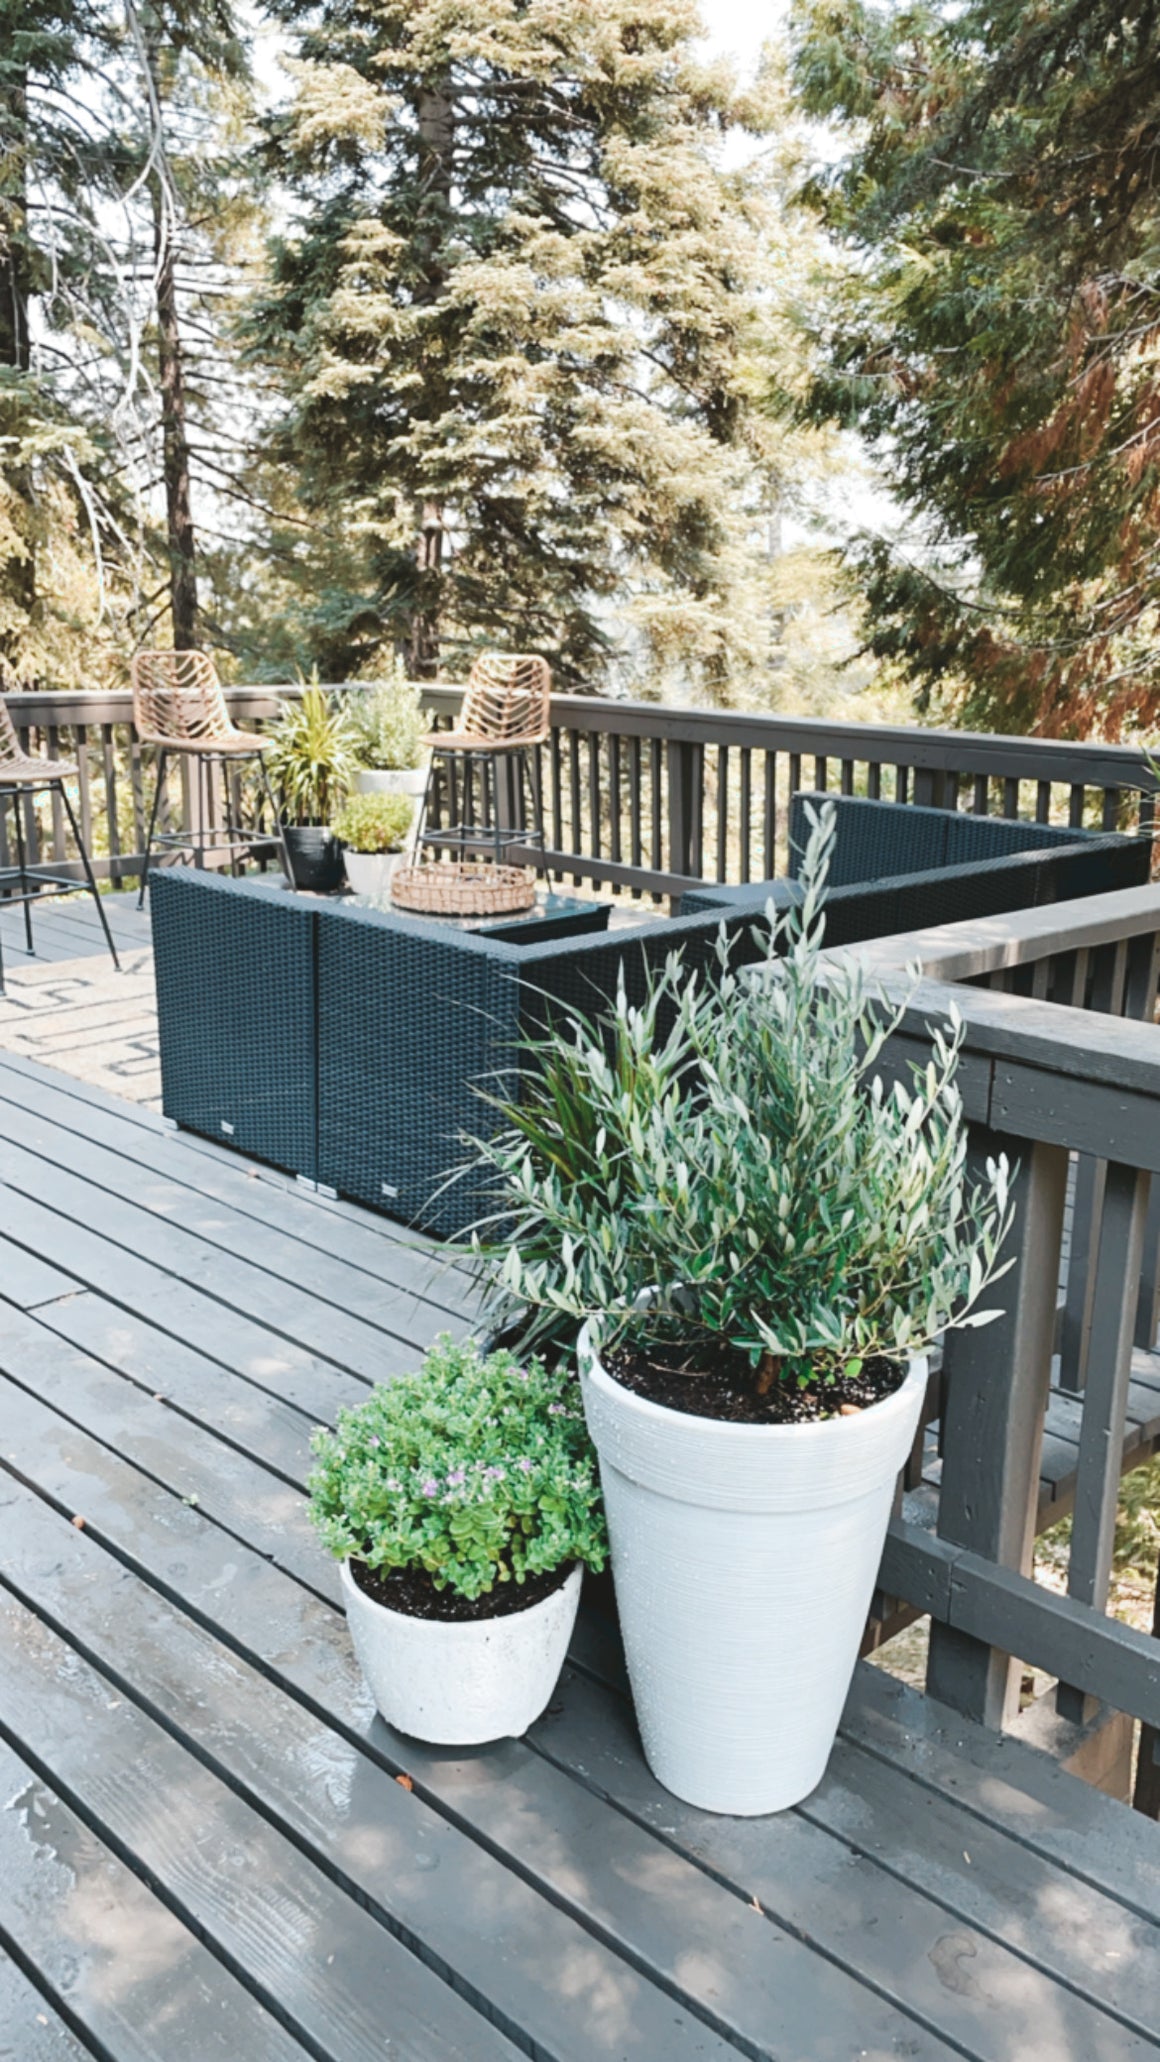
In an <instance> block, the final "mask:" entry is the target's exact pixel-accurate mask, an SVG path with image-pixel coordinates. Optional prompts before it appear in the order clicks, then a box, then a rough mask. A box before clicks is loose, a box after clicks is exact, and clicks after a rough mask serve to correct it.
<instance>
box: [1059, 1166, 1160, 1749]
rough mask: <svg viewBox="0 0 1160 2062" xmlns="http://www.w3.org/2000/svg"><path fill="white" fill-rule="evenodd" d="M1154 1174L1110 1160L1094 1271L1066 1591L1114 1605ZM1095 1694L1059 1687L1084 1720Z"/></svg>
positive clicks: (1074, 1714)
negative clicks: (1126, 1433)
mask: <svg viewBox="0 0 1160 2062" xmlns="http://www.w3.org/2000/svg"><path fill="white" fill-rule="evenodd" d="M1151 1182H1152V1177H1151V1175H1150V1174H1149V1173H1148V1172H1147V1170H1146V1169H1144V1168H1138V1167H1126V1166H1123V1165H1121V1164H1120V1163H1119V1162H1118V1161H1112V1162H1109V1164H1108V1168H1107V1174H1106V1178H1105V1183H1104V1197H1103V1208H1102V1211H1101V1213H1100V1227H1099V1240H1098V1244H1097V1248H1096V1255H1095V1266H1094V1268H1093V1270H1092V1299H1091V1300H1092V1312H1091V1331H1090V1336H1089V1342H1088V1367H1087V1380H1086V1382H1085V1384H1084V1405H1083V1417H1082V1419H1081V1421H1080V1435H1079V1466H1078V1469H1077V1473H1076V1493H1075V1517H1074V1520H1073V1524H1072V1534H1071V1555H1070V1558H1069V1561H1068V1574H1067V1593H1068V1595H1069V1596H1071V1597H1075V1598H1077V1600H1078V1601H1079V1602H1080V1603H1081V1604H1091V1605H1094V1607H1095V1609H1096V1610H1098V1611H1103V1610H1105V1609H1106V1607H1107V1601H1108V1589H1109V1586H1110V1583H1111V1575H1112V1548H1113V1545H1114V1541H1115V1530H1116V1503H1117V1499H1118V1495H1119V1487H1120V1471H1121V1465H1122V1455H1123V1447H1124V1421H1125V1418H1126V1415H1127V1408H1128V1383H1129V1380H1130V1377H1131V1372H1132V1345H1133V1339H1134V1334H1135V1328H1136V1301H1137V1294H1138V1285H1139V1281H1140V1263H1141V1260H1142V1258H1143V1252H1144V1226H1145V1223H1146V1221H1147V1217H1148V1197H1149V1191H1150V1188H1151ZM1088 1701H1089V1700H1087V1699H1086V1698H1084V1697H1083V1695H1082V1694H1081V1693H1080V1692H1079V1691H1078V1690H1076V1689H1074V1688H1072V1687H1071V1685H1069V1684H1067V1683H1060V1685H1059V1688H1058V1690H1057V1692H1056V1700H1055V1702H1056V1709H1057V1711H1058V1712H1059V1713H1060V1715H1061V1717H1063V1718H1068V1719H1072V1720H1074V1721H1075V1722H1076V1723H1077V1724H1078V1723H1082V1721H1083V1720H1084V1718H1086V1717H1087V1716H1088V1715H1089V1714H1088Z"/></svg>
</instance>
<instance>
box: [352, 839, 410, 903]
mask: <svg viewBox="0 0 1160 2062" xmlns="http://www.w3.org/2000/svg"><path fill="white" fill-rule="evenodd" d="M401 857H402V854H401V853H400V852H352V851H351V848H350V846H349V845H344V846H343V851H342V863H343V865H344V867H345V868H346V878H347V881H348V882H349V884H350V887H351V889H352V890H353V892H354V893H355V894H356V895H373V896H374V897H375V899H376V901H379V902H385V901H386V898H387V896H388V895H389V894H390V892H391V875H392V874H393V873H394V871H395V868H396V866H397V865H398V863H399V860H400V859H401Z"/></svg>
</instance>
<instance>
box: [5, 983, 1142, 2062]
mask: <svg viewBox="0 0 1160 2062" xmlns="http://www.w3.org/2000/svg"><path fill="white" fill-rule="evenodd" d="M9 964H10V966H11V965H12V964H13V962H12V961H11V960H10V962H9ZM0 1138H2V1139H3V1146H2V1149H0V1150H2V1166H0V1177H2V1185H0V1369H2V1375H0V1461H2V1463H3V1467H2V1472H0V1565H2V1568H3V1581H4V1589H3V1591H2V1592H0V1611H2V1636H0V1738H2V1744H0V1768H2V1771H3V1776H4V1797H5V1809H4V1811H3V1812H2V1813H0V1872H2V1879H3V1881H4V1884H5V1887H6V1895H5V1897H4V1899H3V1903H2V1908H0V1948H2V1950H3V1952H2V1953H0V2024H2V2026H3V2028H4V2031H5V2034H6V2036H7V2039H8V2041H9V2043H10V2051H11V2052H12V2053H13V2054H15V2055H17V2056H19V2057H20V2062H47V2058H49V2057H51V2058H53V2062H59V2058H75V2057H81V2056H86V2055H97V2056H100V2057H102V2058H112V2062H154V2058H155V2062H193V2058H195V2057H196V2058H198V2062H202V2058H210V2057H221V2058H222V2062H289V2058H292V2057H301V2056H306V2055H309V2056H313V2057H322V2058H326V2062H372V2058H373V2062H382V2057H383V2056H384V2055H385V2054H387V2053H389V2054H390V2055H399V2056H405V2057H409V2058H415V2062H419V2058H422V2062H457V2058H462V2062H491V2058H493V2057H495V2058H499V2057H511V2056H515V2055H533V2056H538V2057H550V2058H560V2062H564V2058H568V2062H593V2058H597V2057H598V2058H601V2062H604V2058H620V2057H624V2058H630V2057H631V2058H640V2062H670V2058H671V2062H682V2058H686V2057H687V2058H693V2057H696V2058H714V2057H722V2058H723V2057H725V2056H728V2055H738V2054H740V2055H747V2056H751V2057H759V2058H769V2062H772V2058H774V2057H777V2058H779V2062H838V2058H842V2062H845V2058H854V2057H856V2056H857V2057H873V2058H885V2057H902V2056H907V2057H911V2058H922V2062H935V2058H949V2057H950V2056H952V2055H953V2056H959V2057H962V2056H967V2057H977V2058H980V2062H982V2058H988V2062H1040V2058H1041V2062H1105V2058H1106V2062H1111V2058H1121V2057H1125V2058H1126V2057H1128V2056H1140V2055H1143V2054H1145V2053H1155V2052H1157V2051H1158V2050H1160V1953H1157V1949H1158V1948H1160V1831H1158V1829H1157V1828H1156V1827H1155V1826H1154V1825H1152V1824H1150V1823H1149V1822H1147V1821H1145V1820H1144V1819H1142V1818H1141V1817H1140V1816H1138V1815H1136V1814H1133V1813H1131V1812H1130V1811H1128V1810H1127V1809H1126V1808H1124V1807H1122V1806H1120V1805H1118V1804H1116V1803H1113V1802H1112V1801H1111V1800H1109V1799H1108V1798H1107V1797H1105V1796H1103V1795H1101V1794H1100V1793H1098V1792H1096V1791H1094V1790H1092V1789H1090V1788H1088V1787H1087V1786H1086V1785H1084V1784H1082V1783H1080V1782H1079V1781H1077V1780H1076V1779H1074V1778H1073V1777H1070V1776H1068V1775H1066V1774H1064V1773H1063V1772H1062V1771H1061V1770H1060V1769H1059V1768H1058V1766H1057V1765H1056V1764H1055V1763H1053V1762H1052V1761H1051V1760H1049V1759H1048V1758H1047V1757H1046V1756H1043V1755H1040V1754H1037V1753H1035V1752H1034V1751H1033V1750H1031V1749H1029V1748H1028V1747H1026V1746H1024V1745H1023V1744H1021V1743H1018V1742H1015V1741H1012V1740H1010V1739H1002V1738H999V1737H997V1736H996V1735H994V1734H991V1733H988V1732H985V1731H983V1730H982V1729H981V1728H978V1727H975V1726H973V1725H971V1724H970V1723H968V1722H966V1721H964V1720H961V1719H959V1718H958V1717H957V1716H955V1715H953V1714H952V1713H950V1712H948V1711H946V1710H944V1709H943V1708H942V1707H940V1706H938V1705H936V1704H934V1703H932V1702H931V1701H930V1700H928V1699H926V1698H923V1697H921V1696H918V1695H917V1694H916V1693H914V1692H913V1691H910V1690H908V1689H906V1688H905V1687H904V1686H903V1685H901V1684H898V1683H895V1682H893V1681H891V1680H890V1679H889V1678H888V1677H886V1676H884V1675H883V1674H882V1673H881V1672H880V1671H877V1670H875V1669H873V1668H870V1667H866V1666H861V1667H860V1668H859V1670H858V1673H857V1676H856V1679H855V1683H854V1687H853V1691H852V1694H851V1698H850V1702H849V1706H848V1709H847V1713H846V1718H845V1721H844V1726H843V1731H842V1735H841V1738H840V1740H839V1744H838V1747H837V1749H836V1751H835V1754H834V1757H833V1760H832V1763H831V1767H830V1770H829V1772H828V1774H827V1777H826V1779H825V1781H824V1783H823V1784H822V1786H821V1787H820V1789H819V1790H818V1791H817V1792H816V1793H815V1795H814V1796H813V1797H811V1798H810V1799H809V1800H808V1801H807V1802H806V1803H805V1804H804V1805H802V1806H801V1807H799V1808H798V1809H797V1810H795V1811H792V1812H788V1813H785V1814H783V1815H781V1816H779V1817H777V1818H773V1819H767V1820H760V1821H739V1820H731V1819H715V1818H711V1817H708V1816H706V1815H704V1814H702V1813H699V1812H696V1811H694V1810H692V1809H690V1808H687V1807H685V1806H682V1805H679V1804H678V1803H677V1802H676V1801H675V1800H674V1799H672V1798H670V1797H669V1796H668V1795H667V1794H666V1793H665V1792H663V1791H661V1790H660V1789H659V1788H658V1786H657V1785H656V1784H655V1783H654V1782H653V1780H652V1779H651V1777H650V1776H649V1774H648V1772H647V1770H646V1768H645V1766H644V1763H643V1761H642V1758H641V1754H640V1750H639V1746H638V1743H637V1739H636V1734H635V1730H634V1726H633V1722H632V1712H631V1706H630V1704H629V1702H628V1701H627V1699H626V1697H625V1694H624V1689H623V1677H622V1674H621V1667H620V1658H619V1650H618V1646H617V1640H616V1633H615V1626H614V1623H613V1621H612V1619H611V1617H610V1615H609V1612H608V1594H607V1590H606V1588H605V1587H604V1586H603V1585H599V1584H596V1585H593V1586H592V1589H591V1594H590V1597H589V1599H588V1603H587V1606H586V1609H585V1611H584V1614H583V1616H582V1619H581V1624H580V1628H579V1632H578V1636H577V1640H576V1643H575V1647H574V1650H573V1654H572V1660H571V1665H570V1667H569V1669H568V1671H567V1672H566V1675H565V1677H564V1679H563V1681H562V1683H561V1686H560V1690H559V1693H558V1695H557V1697H556V1699H555V1701H554V1702H553V1705H552V1706H551V1708H550V1710H549V1712H548V1714H547V1715H546V1717H545V1718H544V1719H543V1720H542V1721H541V1723H540V1724H539V1725H538V1726H536V1727H535V1728H534V1729H533V1731H532V1732H531V1734H530V1735H529V1736H528V1738H527V1739H526V1740H524V1741H518V1742H516V1741H512V1742H507V1743H504V1744H502V1745H500V1746H498V1747H495V1748H489V1749H481V1750H474V1751H470V1752H466V1753H458V1754H455V1753H451V1752H449V1751H447V1750H442V1749H431V1748H425V1747H422V1746H419V1745H418V1744H416V1743H415V1742H413V1741H409V1740H404V1739H401V1738H399V1737H397V1736H395V1735H393V1734H392V1733H391V1732H390V1731H389V1730H388V1729H387V1728H386V1727H385V1726H384V1725H383V1724H382V1723H381V1721H379V1720H378V1719H376V1718H374V1717H373V1715H372V1712H371V1709H370V1706H369V1703H368V1699H367V1697H366V1694H365V1692H364V1690H363V1687H362V1684H361V1681H360V1678H359V1676H358V1673H357V1670H356V1668H355V1665H354V1662H353V1659H352V1655H351V1651H350V1647H349V1642H348V1639H347V1635H346V1629H345V1623H344V1620H343V1617H342V1614H341V1610H340V1608H339V1593H338V1584H337V1578H336V1571H335V1570H334V1569H333V1568H332V1566H331V1564H330V1563H329V1562H328V1561H327V1560H326V1559H325V1558H324V1557H323V1555H322V1554H321V1552H320V1550H319V1549H318V1547H317V1546H316V1544H315V1542H314V1539H313V1536H312V1535H311V1533H310V1532H309V1530H308V1528H307V1525H306V1522H305V1514H304V1501H303V1485H304V1481H305V1476H306V1473H307V1470H308V1467H309V1465H310V1461H309V1447H308V1442H309V1437H310V1431H311V1428H312V1426H313V1425H314V1424H315V1423H316V1422H318V1421H320V1420H323V1419H328V1418H330V1417H332V1416H333V1413H334V1411H335V1409H336V1408H337V1407H338V1406H339V1405H340V1404H342V1403H345V1402H349V1401H355V1400H357V1399H358V1398H360V1397H361V1396H362V1395H363V1394H365V1390H366V1386H367V1384H368V1383H369V1382H371V1381H373V1380H374V1379H376V1378H377V1377H379V1376H382V1375H386V1374H389V1373H391V1372H392V1371H394V1370H397V1369H400V1368H405V1367H409V1366H411V1365H413V1364H414V1362H415V1360H416V1358H417V1356H418V1355H419V1354H420V1353H421V1352H422V1350H423V1348H424V1347H425V1346H426V1345H427V1344H428V1343H429V1342H430V1340H431V1339H432V1338H433V1337H434V1336H435V1335H436V1334H437V1333H438V1332H440V1331H442V1330H445V1329H447V1330H451V1331H452V1332H461V1331H463V1330H464V1329H465V1328H466V1327H467V1326H469V1325H470V1323H471V1321H472V1309H471V1297H470V1290H469V1285H468V1284H467V1282H466V1280H465V1278H464V1277H463V1276H462V1275H461V1274H459V1273H458V1272H457V1271H456V1270H455V1269H453V1268H449V1267H448V1266H447V1265H446V1263H445V1261H444V1260H442V1259H441V1258H440V1257H439V1256H437V1255H434V1254H432V1253H431V1252H429V1251H428V1250H426V1249H425V1248H424V1247H423V1245H422V1243H421V1242H420V1241H419V1240H417V1239H416V1238H414V1237H413V1236H411V1235H409V1234H406V1233H403V1232H401V1231H399V1230H398V1229H397V1228H396V1227H393V1226H391V1225H389V1224H388V1223H387V1222H385V1221H384V1220H382V1219H379V1218H376V1217H372V1216H370V1215H367V1214H366V1213H363V1212H361V1211H359V1210H356V1209H355V1208H353V1207H351V1206H348V1205H345V1204H342V1203H335V1202H330V1201H327V1200H325V1199H322V1198H318V1197H310V1196H307V1195H304V1194H302V1193H301V1192H300V1191H297V1190H296V1189H295V1188H294V1185H293V1184H292V1183H291V1182H289V1181H288V1180H286V1179H285V1178H283V1177H280V1176H277V1175H274V1174H272V1173H270V1172H269V1170H265V1169H259V1168H256V1167H253V1166H251V1165H249V1164H247V1163H246V1162H245V1161H242V1160H240V1159H239V1158H237V1157H236V1156H233V1155H230V1154H228V1153H226V1152H223V1151H221V1150H219V1149H217V1148H216V1147H213V1146H210V1145H205V1144H201V1143H199V1142H197V1141H194V1140H190V1139H187V1138H184V1137H181V1138H178V1137H175V1136H174V1135H173V1134H172V1132H170V1131H169V1130H167V1129H166V1127H165V1126H164V1125H163V1123H162V1121H161V1119H160V1118H159V1117H158V1116H157V1115H156V1114H155V1113H153V1112H152V1111H151V1110H149V1109H147V1108H143V1107H134V1106H131V1105H130V1104H128V1103H126V1102H123V1101H121V1102H117V1101H114V1100H113V1099H112V1098H110V1097H109V1096H107V1095H106V1094H104V1093H103V1092H102V1091H101V1090H100V1089H99V1088H94V1087H93V1086H91V1085H89V1084H86V1083H84V1082H82V1081H80V1080H75V1079H67V1078H65V1077H64V1076H63V1075H62V1074H60V1073H54V1072H52V1071H50V1070H48V1069H46V1068H43V1067H41V1066H39V1065H37V1064H36V1062H35V1061H32V1060H30V1059H28V1058H26V1057H22V1056H18V1055H15V1054H13V1053H12V1052H11V1051H8V1052H3V1053H0ZM399 1776H403V1777H406V1778H407V1782H406V1784H404V1783H401V1782H399V1781H395V1780H392V1778H395V1777H399Z"/></svg>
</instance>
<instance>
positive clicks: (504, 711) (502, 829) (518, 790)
mask: <svg viewBox="0 0 1160 2062" xmlns="http://www.w3.org/2000/svg"><path fill="white" fill-rule="evenodd" d="M551 692H552V675H551V672H550V671H549V668H548V662H547V660H546V659H541V658H539V657H537V656H535V655H534V654H531V653H527V652H515V653H512V654H510V655H509V654H508V653H506V652H481V654H480V656H479V658H478V659H477V660H476V661H475V664H474V666H473V667H472V669H471V673H470V675H469V677H468V682H467V687H466V689H465V691H464V696H463V706H462V708H461V710H460V712H459V722H458V723H457V725H456V727H455V729H454V730H439V731H434V732H432V734H431V736H430V737H428V738H425V739H424V744H425V745H426V747H427V749H428V750H429V752H430V754H431V763H430V766H429V768H428V772H427V787H426V792H425V793H424V796H423V802H422V807H421V808H420V811H419V816H418V819H417V822H416V826H415V835H414V840H413V849H414V851H415V852H416V854H417V853H418V852H419V851H420V849H421V847H422V846H423V845H424V843H426V844H431V845H435V846H438V847H450V848H451V849H452V850H453V851H457V852H458V853H459V854H460V855H461V856H463V855H466V854H467V853H468V852H480V851H486V850H487V849H488V847H490V848H491V850H492V852H493V853H494V856H495V861H496V864H497V865H499V864H500V863H501V861H502V859H503V855H504V847H505V846H506V845H510V844H513V843H518V844H521V845H538V846H539V847H540V849H541V851H542V850H543V847H544V818H543V802H542V797H541V795H540V790H539V784H538V782H537V781H536V779H535V777H534V774H533V773H532V770H531V763H532V762H531V761H530V759H529V753H530V751H531V749H532V747H533V746H534V745H542V744H543V743H544V741H545V740H546V738H547V736H548V731H549V724H550V709H551ZM477 765H478V767H479V770H480V787H481V809H482V821H481V822H477V821H475V820H474V819H473V817H472V814H471V812H472V810H473V808H474V806H475V805H474V793H475V782H474V778H473V772H474V768H475V767H476V766H477ZM440 775H442V776H444V777H445V779H446V783H447V801H448V816H449V819H450V820H449V822H448V823H447V824H446V825H444V824H441V823H440V824H436V825H435V826H434V827H433V828H432V829H431V830H430V831H428V829H427V820H428V813H429V810H430V808H431V803H432V798H433V796H434V794H435V792H436V784H437V782H438V781H439V778H440ZM525 776H527V777H528V784H529V787H530V790H531V800H532V811H533V817H534V822H533V824H532V826H531V827H530V828H529V826H528V824H527V819H526V813H525V804H524V781H525Z"/></svg>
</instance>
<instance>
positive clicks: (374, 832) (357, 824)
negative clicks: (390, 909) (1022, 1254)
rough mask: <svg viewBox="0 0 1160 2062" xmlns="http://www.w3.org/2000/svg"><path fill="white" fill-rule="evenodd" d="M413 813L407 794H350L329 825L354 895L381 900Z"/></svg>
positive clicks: (383, 898)
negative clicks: (340, 852)
mask: <svg viewBox="0 0 1160 2062" xmlns="http://www.w3.org/2000/svg"><path fill="white" fill-rule="evenodd" d="M414 814H415V804H414V803H413V801H412V800H411V797H410V796H409V795H357V794H356V795H351V796H350V798H349V800H348V801H347V802H346V803H344V805H343V807H342V808H341V809H340V810H339V812H338V815H337V816H336V817H335V819H334V822H333V823H332V824H331V826H330V827H331V830H332V831H333V832H334V835H335V837H336V838H337V839H338V842H339V844H340V845H341V846H342V859H343V865H344V866H345V868H346V878H347V881H348V882H349V884H350V886H351V888H353V890H354V892H355V894H356V895H371V896H374V897H375V899H376V900H378V901H383V900H385V899H386V897H387V895H389V893H390V887H391V874H392V872H393V870H394V867H395V863H396V861H397V859H398V856H399V854H400V852H401V851H402V849H403V843H404V840H405V839H406V836H407V832H408V831H409V830H410V828H411V819H412V817H413V816H414Z"/></svg>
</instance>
